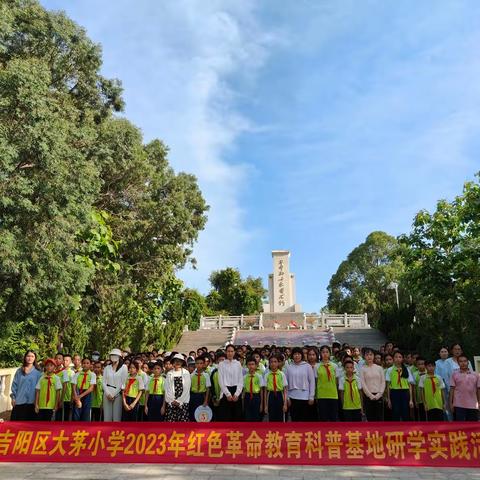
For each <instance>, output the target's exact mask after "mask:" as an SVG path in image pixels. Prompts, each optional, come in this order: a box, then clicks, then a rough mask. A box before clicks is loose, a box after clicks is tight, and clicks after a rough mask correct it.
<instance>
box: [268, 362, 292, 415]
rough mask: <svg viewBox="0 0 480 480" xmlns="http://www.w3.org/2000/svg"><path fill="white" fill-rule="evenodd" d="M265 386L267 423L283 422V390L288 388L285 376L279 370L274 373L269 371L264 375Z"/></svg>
mask: <svg viewBox="0 0 480 480" xmlns="http://www.w3.org/2000/svg"><path fill="white" fill-rule="evenodd" d="M265 385H266V392H267V399H266V402H267V406H268V421H269V422H284V421H285V413H284V411H283V405H284V401H285V397H284V389H285V388H286V387H288V382H287V377H286V375H285V374H284V373H283V372H281V371H280V370H277V371H276V372H272V371H269V372H268V373H267V374H266V375H265Z"/></svg>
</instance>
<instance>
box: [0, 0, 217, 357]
mask: <svg viewBox="0 0 480 480" xmlns="http://www.w3.org/2000/svg"><path fill="white" fill-rule="evenodd" d="M0 22H1V23H0V317H1V319H2V327H3V328H2V331H1V332H0V361H4V362H9V361H12V359H13V358H16V357H18V354H19V352H20V351H23V349H24V348H25V347H26V346H29V347H31V346H33V347H36V348H38V349H39V350H40V352H41V353H44V352H49V353H51V352H52V351H54V349H55V348H57V346H58V345H61V344H63V346H64V347H65V348H67V349H72V350H78V351H84V350H85V349H87V348H93V347H96V348H99V349H101V350H103V349H108V348H110V347H111V346H113V345H116V346H118V345H121V346H125V347H126V346H128V345H129V344H130V343H132V342H133V343H136V345H135V346H136V347H137V348H143V347H146V346H147V345H148V344H150V343H152V342H153V340H154V339H156V338H160V339H161V340H160V341H161V342H162V341H164V343H169V342H172V341H174V340H175V337H178V335H179V332H180V333H181V331H182V328H183V325H184V324H185V323H189V322H193V323H195V322H196V321H198V318H196V319H195V318H193V317H194V316H196V317H198V308H199V307H198V305H196V303H195V298H196V297H195V295H193V294H192V292H191V291H188V290H185V288H184V286H183V284H182V283H181V282H180V281H179V280H178V279H176V277H175V271H176V270H177V269H179V268H181V267H183V266H185V264H186V263H187V262H192V263H194V262H195V260H194V258H192V256H191V254H192V245H193V243H194V242H195V240H196V239H197V236H198V233H199V231H200V230H202V229H203V228H204V226H205V223H206V212H207V209H208V207H207V205H206V203H205V200H204V199H203V197H202V194H201V192H200V189H199V187H198V185H197V181H196V179H195V177H194V176H192V175H190V174H187V173H175V172H174V171H173V169H172V168H171V167H170V165H169V163H168V148H167V147H166V146H165V145H164V144H163V143H162V142H161V141H160V140H153V141H152V142H150V143H148V144H144V142H143V138H142V134H141V132H140V130H139V129H138V128H137V127H135V126H134V125H132V124H131V123H130V122H129V121H128V120H127V119H125V118H120V117H118V116H115V115H114V113H115V112H121V110H122V108H123V100H122V97H121V93H122V89H121V84H120V82H119V81H118V80H115V79H107V78H105V77H103V76H102V75H101V73H100V69H101V64H102V58H101V49H100V46H99V45H97V44H95V43H93V42H92V41H91V40H90V39H89V38H88V37H87V35H86V33H85V31H84V30H83V29H82V28H81V27H79V26H78V25H77V24H75V23H74V22H73V21H72V20H70V19H69V18H68V17H66V15H65V14H63V13H59V12H49V11H46V10H45V9H44V8H42V7H41V6H40V5H39V3H38V2H37V1H34V0H6V1H4V2H2V3H1V5H0ZM194 311H195V312H197V313H195V314H194V313H192V312H194ZM172 325H175V327H172ZM99 338H102V342H101V344H99V342H98V339H99ZM9 339H10V341H9ZM12 340H13V342H12ZM13 345H15V346H13Z"/></svg>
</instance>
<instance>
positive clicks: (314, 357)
mask: <svg viewBox="0 0 480 480" xmlns="http://www.w3.org/2000/svg"><path fill="white" fill-rule="evenodd" d="M319 361H320V354H319V352H318V348H317V347H310V348H309V349H308V352H307V363H308V364H309V365H310V367H311V368H312V372H313V377H314V379H315V375H316V374H317V369H318V365H319V363H318V362H319ZM307 410H308V412H307V414H306V415H307V419H308V421H310V422H317V421H318V411H317V406H316V405H315V400H314V402H313V405H307Z"/></svg>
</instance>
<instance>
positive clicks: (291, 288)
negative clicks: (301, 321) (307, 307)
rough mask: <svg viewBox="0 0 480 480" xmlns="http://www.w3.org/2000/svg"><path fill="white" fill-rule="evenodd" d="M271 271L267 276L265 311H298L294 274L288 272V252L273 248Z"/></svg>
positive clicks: (299, 309) (299, 308)
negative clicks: (266, 303)
mask: <svg viewBox="0 0 480 480" xmlns="http://www.w3.org/2000/svg"><path fill="white" fill-rule="evenodd" d="M272 258H273V273H271V274H270V275H269V276H268V298H269V304H268V306H267V305H265V311H267V312H271V313H282V312H300V311H301V307H300V305H298V304H296V303H295V275H294V274H293V273H290V252H289V251H288V250H273V251H272Z"/></svg>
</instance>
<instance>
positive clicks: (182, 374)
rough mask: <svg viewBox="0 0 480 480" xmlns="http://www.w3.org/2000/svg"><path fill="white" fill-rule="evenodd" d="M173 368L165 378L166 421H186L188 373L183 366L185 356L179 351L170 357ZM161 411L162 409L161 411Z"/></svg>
mask: <svg viewBox="0 0 480 480" xmlns="http://www.w3.org/2000/svg"><path fill="white" fill-rule="evenodd" d="M170 361H171V363H172V365H173V369H172V370H170V371H169V372H168V373H167V376H166V378H165V403H166V405H165V403H164V406H163V407H162V410H164V411H165V421H166V422H188V421H189V412H188V404H189V401H190V385H191V378H190V373H189V372H188V370H187V369H186V368H185V366H186V362H185V358H184V357H183V355H182V354H180V353H175V354H174V355H173V356H172V357H171V360H170ZM162 413H163V411H162Z"/></svg>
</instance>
